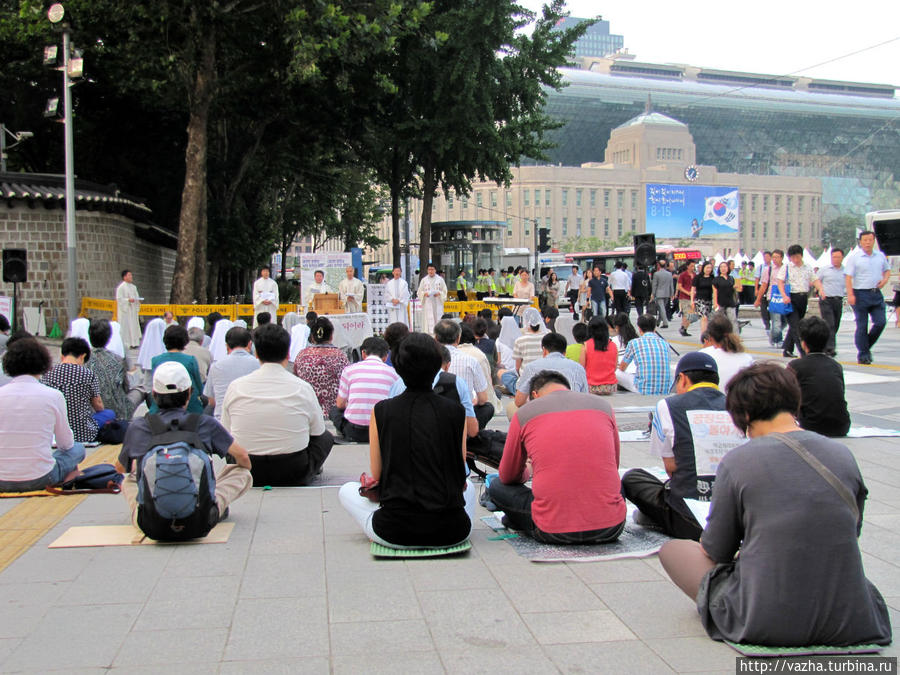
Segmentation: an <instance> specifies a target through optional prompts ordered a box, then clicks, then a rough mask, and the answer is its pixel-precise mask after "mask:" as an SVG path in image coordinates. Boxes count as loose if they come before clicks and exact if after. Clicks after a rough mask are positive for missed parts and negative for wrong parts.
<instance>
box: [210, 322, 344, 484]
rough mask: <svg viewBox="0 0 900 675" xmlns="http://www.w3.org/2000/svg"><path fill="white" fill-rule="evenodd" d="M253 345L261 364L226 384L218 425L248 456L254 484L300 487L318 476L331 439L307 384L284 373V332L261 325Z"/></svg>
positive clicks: (287, 339)
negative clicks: (256, 368)
mask: <svg viewBox="0 0 900 675" xmlns="http://www.w3.org/2000/svg"><path fill="white" fill-rule="evenodd" d="M253 346H254V347H255V349H256V357H257V358H258V359H259V362H260V364H261V365H260V367H259V369H258V370H255V371H254V372H252V373H250V374H249V375H244V376H243V377H239V378H237V379H236V380H234V381H233V382H232V383H231V384H230V385H228V391H227V392H226V394H225V400H224V402H223V404H222V426H224V427H225V428H226V429H227V430H228V431H229V432H230V433H231V435H232V436H234V439H235V442H236V443H239V444H240V445H241V446H243V447H244V448H246V450H247V452H248V454H249V455H250V457H251V463H252V468H251V469H250V472H251V474H252V475H253V484H254V485H256V486H263V485H271V486H292V485H306V484H308V483H309V482H310V481H311V480H312V479H313V478H315V476H316V475H318V474H319V473H321V471H322V465H323V464H324V463H325V460H326V459H327V458H328V454H329V453H330V452H331V447H332V445H333V444H334V437H333V436H332V435H331V434H330V433H329V432H328V431H327V430H326V429H325V422H324V420H323V419H322V409H321V408H320V407H319V402H318V399H317V398H316V394H315V391H313V388H312V386H311V385H310V384H309V383H308V382H305V381H303V380H301V379H300V378H299V377H295V376H294V375H293V374H291V372H290V371H288V370H287V363H288V350H289V349H290V346H291V337H290V335H288V332H287V331H286V330H284V329H283V328H282V327H281V326H278V325H277V324H272V323H269V324H265V325H263V326H260V327H259V328H257V329H256V331H254V333H253Z"/></svg>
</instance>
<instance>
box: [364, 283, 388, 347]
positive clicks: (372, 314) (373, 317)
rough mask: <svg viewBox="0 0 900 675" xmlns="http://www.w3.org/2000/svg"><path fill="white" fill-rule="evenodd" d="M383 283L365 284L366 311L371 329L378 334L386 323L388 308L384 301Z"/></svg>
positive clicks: (385, 326) (382, 330)
mask: <svg viewBox="0 0 900 675" xmlns="http://www.w3.org/2000/svg"><path fill="white" fill-rule="evenodd" d="M384 288H385V284H366V298H367V299H366V313H367V314H368V315H369V321H371V322H372V330H373V331H374V332H375V333H376V334H378V335H380V334H381V333H383V332H384V329H385V328H387V325H388V310H387V305H386V304H385V303H384Z"/></svg>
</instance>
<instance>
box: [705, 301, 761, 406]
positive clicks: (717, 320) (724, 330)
mask: <svg viewBox="0 0 900 675" xmlns="http://www.w3.org/2000/svg"><path fill="white" fill-rule="evenodd" d="M705 335H706V337H707V339H708V340H709V343H708V344H707V343H704V344H705V345H707V346H704V347H703V349H701V350H700V351H701V352H703V353H704V354H709V355H710V356H711V357H713V360H714V361H715V362H716V366H717V367H718V371H719V389H721V390H722V391H724V392H727V390H728V383H729V382H731V378H733V377H734V376H735V375H737V374H738V372H739V371H741V370H743V369H744V368H747V367H748V366H752V365H753V357H752V356H750V354H748V353H747V352H745V351H744V344H743V343H742V342H741V338H740V337H739V336H738V335H737V334H736V333H735V332H734V326H733V325H732V324H731V320H730V319H728V317H726V316H724V315H722V314H714V315H713V317H712V318H711V319H710V320H709V325H707V327H706V333H705Z"/></svg>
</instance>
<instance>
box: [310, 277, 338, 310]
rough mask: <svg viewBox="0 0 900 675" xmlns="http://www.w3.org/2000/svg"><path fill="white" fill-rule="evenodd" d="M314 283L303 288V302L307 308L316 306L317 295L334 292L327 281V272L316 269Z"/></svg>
mask: <svg viewBox="0 0 900 675" xmlns="http://www.w3.org/2000/svg"><path fill="white" fill-rule="evenodd" d="M313 279H314V280H315V281H313V283H311V284H310V285H309V287H308V288H305V289H304V290H303V304H304V305H306V308H307V309H312V308H313V306H314V304H315V303H314V301H315V296H316V295H318V294H319V293H334V289H333V288H332V287H331V286H329V285H328V283H327V282H326V281H325V272H323V271H322V270H316V271H315V272H313Z"/></svg>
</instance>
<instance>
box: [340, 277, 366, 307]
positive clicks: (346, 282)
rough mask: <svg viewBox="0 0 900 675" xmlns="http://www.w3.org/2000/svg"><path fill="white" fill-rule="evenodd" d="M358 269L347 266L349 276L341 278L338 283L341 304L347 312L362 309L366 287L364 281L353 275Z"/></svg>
mask: <svg viewBox="0 0 900 675" xmlns="http://www.w3.org/2000/svg"><path fill="white" fill-rule="evenodd" d="M355 271H356V270H354V269H353V267H347V269H346V272H347V278H346V279H341V283H340V284H338V294H339V295H340V299H341V305H343V306H344V311H345V312H347V314H358V313H359V312H361V311H362V299H363V292H364V291H365V288H364V287H363V283H362V281H360V280H359V279H357V278H356V277H355V276H353V274H354V272H355Z"/></svg>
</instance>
